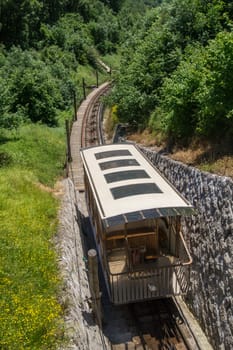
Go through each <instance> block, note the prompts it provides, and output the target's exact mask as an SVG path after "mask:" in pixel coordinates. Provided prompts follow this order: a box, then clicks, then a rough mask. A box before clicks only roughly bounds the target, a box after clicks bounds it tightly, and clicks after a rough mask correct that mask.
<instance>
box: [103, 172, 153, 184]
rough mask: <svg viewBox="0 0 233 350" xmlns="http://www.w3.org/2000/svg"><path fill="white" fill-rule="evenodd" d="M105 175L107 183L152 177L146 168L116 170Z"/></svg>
mask: <svg viewBox="0 0 233 350" xmlns="http://www.w3.org/2000/svg"><path fill="white" fill-rule="evenodd" d="M104 177H105V180H106V182H107V183H112V182H118V181H125V180H134V179H148V178H150V176H149V175H148V174H147V172H146V171H145V170H123V171H116V172H114V173H109V174H105V175H104Z"/></svg>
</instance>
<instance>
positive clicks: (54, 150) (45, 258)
mask: <svg viewBox="0 0 233 350" xmlns="http://www.w3.org/2000/svg"><path fill="white" fill-rule="evenodd" d="M64 139H65V137H64V130H62V128H61V129H59V128H57V129H55V128H54V129H49V128H46V127H45V126H41V125H30V126H24V127H22V129H20V130H19V132H18V134H17V136H16V135H14V137H13V136H11V134H8V135H7V137H5V141H4V142H2V144H0V152H2V153H5V154H8V155H10V158H9V159H10V162H8V163H6V164H3V166H2V167H0V348H1V349H6V350H16V349H17V350H20V349H22V350H27V349H28V350H29V349H30V350H34V349H35V350H40V349H43V350H44V349H55V348H56V344H57V343H58V342H59V341H60V340H61V338H62V321H61V320H62V308H61V306H60V304H59V303H58V300H57V295H58V290H59V287H60V285H61V282H60V280H59V272H58V267H57V256H56V253H55V249H54V246H53V236H54V235H55V233H56V230H57V211H58V205H59V203H58V200H57V199H55V198H54V197H53V196H52V195H51V193H48V192H44V191H42V190H41V189H40V187H39V186H38V183H39V182H42V183H43V184H45V185H49V186H52V185H53V184H54V182H55V181H56V178H57V177H59V176H61V174H62V161H63V160H64V154H65V145H64Z"/></svg>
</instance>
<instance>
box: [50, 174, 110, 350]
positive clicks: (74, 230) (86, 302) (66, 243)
mask: <svg viewBox="0 0 233 350" xmlns="http://www.w3.org/2000/svg"><path fill="white" fill-rule="evenodd" d="M63 187H64V195H63V200H62V205H61V209H60V215H59V219H60V225H59V232H58V234H57V237H56V248H57V252H58V256H59V257H60V261H59V266H60V270H61V273H62V277H63V281H64V286H63V291H62V293H61V302H62V304H63V306H64V308H65V327H64V328H65V329H64V331H65V338H66V339H67V343H65V344H64V346H63V347H61V348H60V349H59V350H104V349H106V350H107V349H109V347H108V346H107V345H108V342H107V340H106V339H104V338H103V337H104V336H103V334H102V332H101V330H100V329H99V327H98V326H97V324H96V322H95V321H94V320H93V313H92V310H91V308H90V300H91V299H90V298H91V294H90V289H89V282H88V276H87V266H86V263H85V262H86V259H85V257H86V251H85V243H84V239H83V234H82V230H81V223H80V220H81V218H82V215H83V210H82V208H83V206H84V203H83V199H82V198H81V196H80V194H79V193H78V192H77V191H76V190H75V188H74V185H73V182H72V181H71V180H70V179H69V178H68V179H66V180H64V181H63ZM103 344H104V345H105V346H104V345H103Z"/></svg>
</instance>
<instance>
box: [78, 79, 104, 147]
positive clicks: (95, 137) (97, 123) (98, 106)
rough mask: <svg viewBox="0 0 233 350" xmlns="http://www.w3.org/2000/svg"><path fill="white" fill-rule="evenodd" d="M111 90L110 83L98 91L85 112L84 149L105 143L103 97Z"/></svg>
mask: <svg viewBox="0 0 233 350" xmlns="http://www.w3.org/2000/svg"><path fill="white" fill-rule="evenodd" d="M109 89H110V83H109V84H108V85H106V86H104V87H103V88H102V89H99V90H97V91H96V94H95V95H93V97H92V99H91V100H90V103H89V105H88V107H87V109H86V111H85V114H84V118H83V124H82V136H81V139H82V142H81V144H82V147H89V146H95V145H98V144H103V143H104V136H103V132H102V123H101V119H102V107H103V105H102V103H101V97H103V96H104V95H106V94H107V93H108V91H109Z"/></svg>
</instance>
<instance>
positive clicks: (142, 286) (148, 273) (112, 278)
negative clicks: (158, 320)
mask: <svg viewBox="0 0 233 350" xmlns="http://www.w3.org/2000/svg"><path fill="white" fill-rule="evenodd" d="M189 269H190V266H189V265H182V264H179V265H170V266H161V267H158V268H153V269H152V268H148V269H144V270H143V271H134V272H124V273H118V274H111V273H109V282H110V291H111V299H112V302H113V303H114V304H126V303H130V302H135V301H140V300H147V299H155V298H162V297H169V296H174V295H181V294H186V293H187V290H188V287H189V278H188V276H189Z"/></svg>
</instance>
